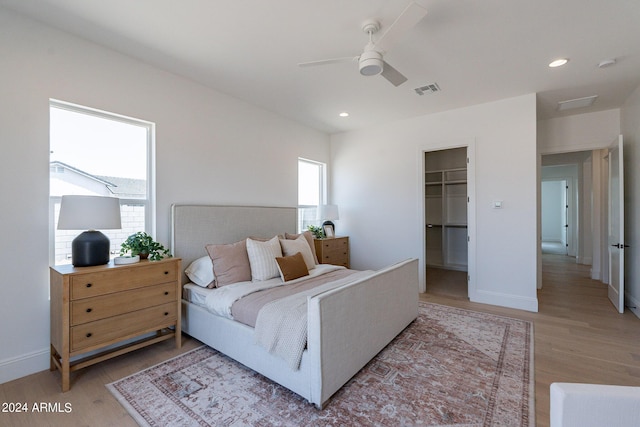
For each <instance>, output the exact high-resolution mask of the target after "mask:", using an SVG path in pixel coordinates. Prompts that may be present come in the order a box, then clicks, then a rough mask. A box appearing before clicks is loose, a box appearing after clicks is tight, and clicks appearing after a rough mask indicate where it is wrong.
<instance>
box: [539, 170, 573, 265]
mask: <svg viewBox="0 0 640 427" xmlns="http://www.w3.org/2000/svg"><path fill="white" fill-rule="evenodd" d="M541 193H542V197H541V206H540V209H541V211H542V215H541V218H542V253H543V254H557V255H568V254H569V253H568V247H569V243H568V241H569V239H568V235H569V222H570V215H569V200H570V198H571V197H570V194H571V193H570V191H569V181H568V180H567V179H553V180H543V181H542V189H541Z"/></svg>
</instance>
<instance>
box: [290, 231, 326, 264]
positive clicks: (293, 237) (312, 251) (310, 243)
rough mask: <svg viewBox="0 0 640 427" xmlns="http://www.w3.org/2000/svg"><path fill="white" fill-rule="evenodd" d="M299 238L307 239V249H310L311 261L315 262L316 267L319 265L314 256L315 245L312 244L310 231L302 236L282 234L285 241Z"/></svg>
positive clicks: (316, 256) (316, 257)
mask: <svg viewBox="0 0 640 427" xmlns="http://www.w3.org/2000/svg"><path fill="white" fill-rule="evenodd" d="M300 236H304V238H305V239H307V243H308V244H309V247H310V248H311V253H312V254H313V260H314V261H315V263H316V265H317V264H320V263H319V262H318V255H316V245H315V243H313V234H312V233H311V232H310V231H305V232H304V233H302V234H289V233H284V237H285V239H287V240H295V239H297V238H298V237H300Z"/></svg>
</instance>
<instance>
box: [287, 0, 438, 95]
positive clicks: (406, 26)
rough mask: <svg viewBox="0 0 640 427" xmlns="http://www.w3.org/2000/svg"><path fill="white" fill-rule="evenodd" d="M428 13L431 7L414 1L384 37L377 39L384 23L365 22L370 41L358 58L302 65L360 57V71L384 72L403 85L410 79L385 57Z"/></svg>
mask: <svg viewBox="0 0 640 427" xmlns="http://www.w3.org/2000/svg"><path fill="white" fill-rule="evenodd" d="M426 14H427V9H425V8H424V7H422V6H420V5H419V4H417V3H416V2H411V3H409V5H408V6H407V7H406V8H405V9H404V11H402V13H401V14H400V16H398V17H397V18H396V20H395V21H394V22H393V23H392V24H391V25H390V26H389V28H387V31H386V32H385V33H384V34H383V35H382V37H381V38H380V39H379V40H378V41H376V42H374V41H373V35H374V34H375V33H377V32H378V30H380V23H379V22H378V21H375V20H367V21H365V22H364V23H363V24H362V31H364V32H365V33H366V34H368V35H369V43H367V45H366V46H365V47H364V51H363V52H362V53H361V54H360V55H359V56H356V57H355V58H354V57H342V58H334V59H325V60H320V61H312V62H303V63H300V64H298V65H299V66H300V67H308V66H315V65H326V64H335V63H338V62H347V61H352V60H354V59H357V60H358V70H359V71H360V74H361V75H363V76H377V75H378V74H380V75H381V76H382V77H384V78H385V79H386V80H387V81H389V82H390V83H391V84H392V85H394V86H399V85H401V84H402V83H404V82H406V81H407V78H406V77H405V76H403V75H402V73H400V72H399V71H398V70H396V69H395V68H393V67H392V66H391V65H389V63H387V62H386V61H385V60H384V58H383V56H384V54H386V53H387V52H388V51H389V49H390V48H391V46H392V45H394V44H395V43H396V42H397V41H398V40H399V39H401V38H402V36H404V34H405V33H407V32H408V31H409V30H411V29H412V28H413V27H414V26H416V25H417V24H418V22H420V21H421V20H422V18H424V17H425V15H426Z"/></svg>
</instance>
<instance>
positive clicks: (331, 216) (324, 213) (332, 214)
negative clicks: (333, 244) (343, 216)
mask: <svg viewBox="0 0 640 427" xmlns="http://www.w3.org/2000/svg"><path fill="white" fill-rule="evenodd" d="M318 216H319V217H320V219H321V220H324V222H323V223H322V228H324V227H325V226H326V225H329V226H331V228H332V229H333V235H334V236H335V234H336V226H335V225H334V224H333V222H332V221H333V220H336V219H340V217H339V216H338V205H320V212H319V215H318Z"/></svg>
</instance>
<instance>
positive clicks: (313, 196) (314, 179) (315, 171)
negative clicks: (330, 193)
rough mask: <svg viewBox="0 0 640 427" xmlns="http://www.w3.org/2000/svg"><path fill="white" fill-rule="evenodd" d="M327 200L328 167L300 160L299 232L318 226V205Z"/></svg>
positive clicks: (311, 161)
mask: <svg viewBox="0 0 640 427" xmlns="http://www.w3.org/2000/svg"><path fill="white" fill-rule="evenodd" d="M326 199H327V195H326V165H325V164H324V163H320V162H315V161H313V160H307V159H298V231H304V230H306V229H307V227H308V226H309V225H318V218H317V211H318V205H321V204H324V203H325V202H326Z"/></svg>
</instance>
